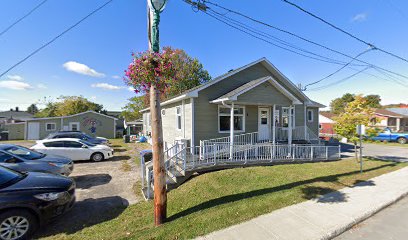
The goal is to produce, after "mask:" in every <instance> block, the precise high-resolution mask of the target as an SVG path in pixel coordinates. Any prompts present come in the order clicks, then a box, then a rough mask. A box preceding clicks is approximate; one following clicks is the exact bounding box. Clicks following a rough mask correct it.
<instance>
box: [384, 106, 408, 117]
mask: <svg viewBox="0 0 408 240" xmlns="http://www.w3.org/2000/svg"><path fill="white" fill-rule="evenodd" d="M387 110H388V111H391V112H394V113H397V114H400V115H404V116H406V117H408V108H387Z"/></svg>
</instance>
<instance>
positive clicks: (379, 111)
mask: <svg viewBox="0 0 408 240" xmlns="http://www.w3.org/2000/svg"><path fill="white" fill-rule="evenodd" d="M374 113H375V114H378V115H382V116H387V117H397V118H401V117H403V115H401V114H398V113H395V112H392V111H389V110H387V109H381V108H377V109H375V110H374Z"/></svg>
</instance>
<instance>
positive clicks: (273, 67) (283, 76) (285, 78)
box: [263, 58, 312, 102]
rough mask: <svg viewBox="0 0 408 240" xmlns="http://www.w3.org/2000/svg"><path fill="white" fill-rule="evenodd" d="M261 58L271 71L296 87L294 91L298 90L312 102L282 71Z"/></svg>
mask: <svg viewBox="0 0 408 240" xmlns="http://www.w3.org/2000/svg"><path fill="white" fill-rule="evenodd" d="M263 60H264V62H265V63H267V67H270V68H271V69H273V71H275V72H276V73H278V74H279V75H280V76H281V77H282V78H283V79H284V80H285V81H286V82H287V83H289V85H291V86H292V87H293V88H294V89H296V91H298V92H299V93H300V94H301V95H302V96H303V97H304V98H305V99H306V100H307V101H309V102H312V101H311V100H310V98H309V97H308V96H306V94H304V93H303V92H302V91H301V90H300V89H299V88H298V87H296V85H295V84H294V83H293V82H292V81H290V80H289V79H288V78H287V77H286V76H285V75H283V73H282V72H281V71H279V70H278V69H277V68H276V67H275V66H274V65H273V64H272V63H271V62H270V61H269V60H268V59H267V58H263Z"/></svg>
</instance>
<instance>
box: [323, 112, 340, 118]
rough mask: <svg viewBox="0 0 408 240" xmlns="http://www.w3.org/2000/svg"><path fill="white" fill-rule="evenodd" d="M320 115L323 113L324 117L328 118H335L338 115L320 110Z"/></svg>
mask: <svg viewBox="0 0 408 240" xmlns="http://www.w3.org/2000/svg"><path fill="white" fill-rule="evenodd" d="M319 114H320V115H322V116H323V117H326V118H328V119H331V120H333V118H335V117H337V115H336V114H334V113H332V112H319Z"/></svg>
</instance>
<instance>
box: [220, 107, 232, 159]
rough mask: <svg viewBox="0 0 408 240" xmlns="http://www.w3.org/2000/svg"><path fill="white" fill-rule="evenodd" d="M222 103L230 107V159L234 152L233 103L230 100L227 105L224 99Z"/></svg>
mask: <svg viewBox="0 0 408 240" xmlns="http://www.w3.org/2000/svg"><path fill="white" fill-rule="evenodd" d="M221 103H222V105H224V106H225V107H227V108H229V109H231V113H230V115H231V116H230V159H232V157H233V154H234V103H233V102H231V106H229V105H227V104H226V103H225V102H224V101H222V102H221Z"/></svg>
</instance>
